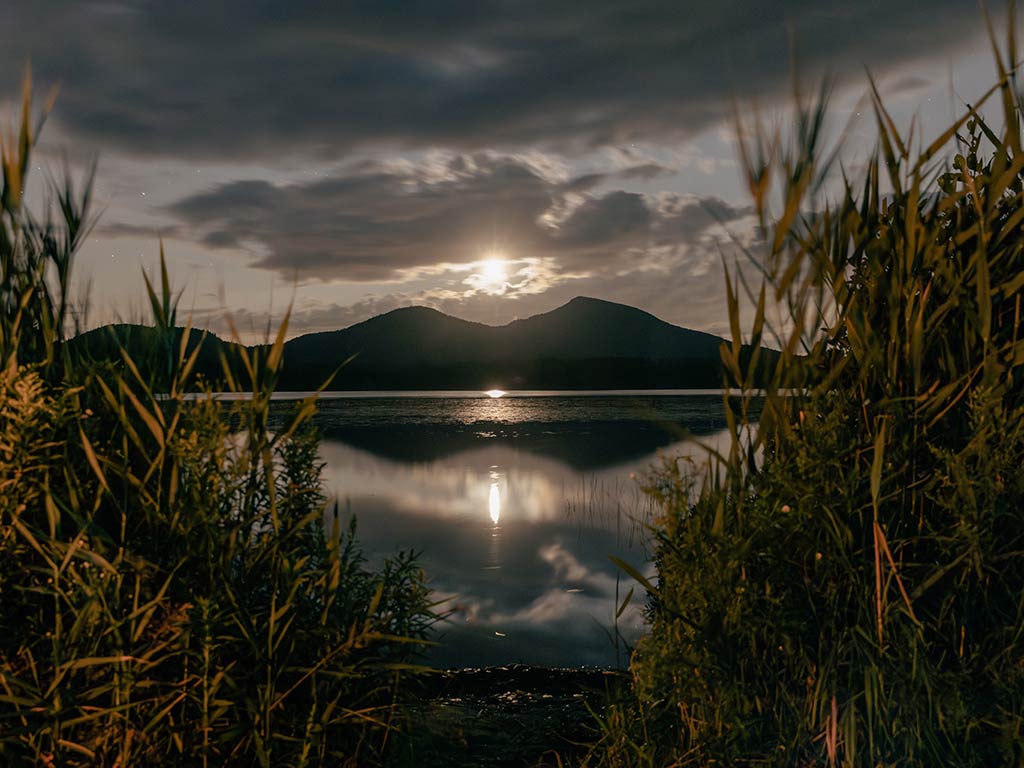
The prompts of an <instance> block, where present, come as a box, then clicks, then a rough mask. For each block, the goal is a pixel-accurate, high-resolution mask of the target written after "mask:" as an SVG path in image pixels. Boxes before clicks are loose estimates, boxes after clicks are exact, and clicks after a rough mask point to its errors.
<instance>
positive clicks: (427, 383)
mask: <svg viewBox="0 0 1024 768" xmlns="http://www.w3.org/2000/svg"><path fill="white" fill-rule="evenodd" d="M152 337H153V329H147V328H143V327H141V326H124V325H119V326H107V327H105V328H101V329H97V330H94V331H90V332H89V333H87V334H83V335H82V336H79V337H77V338H76V339H74V340H73V343H74V344H76V345H77V346H78V347H79V348H81V349H84V350H87V351H88V353H89V355H90V356H91V357H93V358H99V357H104V356H113V357H116V356H117V355H116V344H117V343H121V344H124V345H125V346H127V348H128V349H129V351H130V352H132V354H133V357H134V356H135V353H136V352H139V353H141V354H143V355H144V356H146V357H147V359H149V358H153V354H154V353H153V340H152ZM199 343H201V344H202V349H201V351H200V357H199V362H198V364H197V372H199V373H202V374H203V375H204V376H205V377H206V378H207V379H210V380H213V381H216V380H218V379H222V378H223V376H222V375H221V374H220V362H219V360H220V357H221V356H222V355H224V356H226V358H227V359H228V360H232V359H233V358H234V357H235V356H236V354H237V345H234V344H232V343H230V342H225V341H222V340H221V339H219V338H217V337H216V336H215V335H213V334H207V335H206V337H205V338H204V339H203V340H202V341H201V342H200V340H199V334H196V333H194V334H193V336H192V337H190V342H189V344H190V348H194V345H195V344H199ZM721 344H722V339H720V338H719V337H717V336H713V335H711V334H708V333H702V332H699V331H692V330H688V329H686V328H680V327H678V326H675V325H672V324H670V323H666V322H664V321H663V320H659V319H658V318H656V317H655V316H654V315H651V314H650V313H648V312H644V311H642V310H640V309H636V308H635V307H630V306H626V305H624V304H616V303H613V302H610V301H602V300H599V299H591V298H585V297H578V298H575V299H573V300H572V301H570V302H569V303H567V304H565V305H563V306H561V307H559V308H557V309H555V310H552V311H551V312H545V313H543V314H539V315H535V316H533V317H529V318H526V319H523V320H516V321H514V322H511V323H509V324H507V325H503V326H489V325H483V324H481V323H474V322H469V321H466V320H460V319H458V318H455V317H451V316H449V315H445V314H443V313H441V312H438V311H436V310H434V309H429V308H427V307H406V308H402V309H396V310H394V311H392V312H388V313H386V314H383V315H378V316H377V317H373V318H371V319H369V320H366V321H364V322H362V323H358V324H356V325H353V326H351V327H349V328H345V329H343V330H338V331H328V332H322V333H310V334H306V335H303V336H299V337H297V338H294V339H292V340H291V341H289V342H287V343H286V344H285V347H284V365H283V371H282V376H281V382H280V386H279V389H282V390H312V389H316V388H318V387H319V386H320V385H321V384H322V383H323V382H324V381H325V380H326V379H327V378H328V377H329V376H330V375H331V374H332V373H333V372H335V371H336V370H337V371H338V373H337V375H336V377H335V379H334V380H333V382H332V384H331V387H330V388H331V389H364V390H373V389H379V390H386V389H490V388H501V389H606V388H674V387H681V388H687V387H690V388H693V387H718V386H719V385H720V384H721V383H722V372H721V362H720V357H719V351H718V350H719V346H720V345H721ZM154 360H155V358H154ZM346 361H348V362H346ZM154 364H157V363H154ZM236 370H237V368H236Z"/></svg>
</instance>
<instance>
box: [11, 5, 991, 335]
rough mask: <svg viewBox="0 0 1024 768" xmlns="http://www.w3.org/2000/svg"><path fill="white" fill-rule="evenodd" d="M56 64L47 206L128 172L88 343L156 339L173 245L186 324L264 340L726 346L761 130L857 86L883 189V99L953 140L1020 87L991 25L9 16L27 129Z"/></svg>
mask: <svg viewBox="0 0 1024 768" xmlns="http://www.w3.org/2000/svg"><path fill="white" fill-rule="evenodd" d="M990 5H991V6H992V7H993V14H994V17H995V26H996V27H997V29H998V30H999V34H1000V35H1001V36H1002V35H1003V34H1004V33H1005V27H1006V22H1005V17H1004V16H1003V15H1001V7H1002V6H1001V4H1000V3H999V2H993V3H990ZM794 61H795V62H796V63H795V65H794ZM29 63H30V64H31V70H32V75H33V81H34V85H35V92H36V96H37V103H38V104H42V103H43V102H44V101H45V96H46V94H47V93H48V91H49V90H50V89H51V88H52V87H54V86H58V87H59V89H60V90H59V94H58V96H57V100H56V102H55V106H54V108H53V110H52V112H51V114H50V115H49V117H48V119H47V122H46V125H45V127H44V131H43V134H42V136H41V140H40V146H39V149H38V152H37V154H36V156H35V160H36V162H35V163H34V165H36V166H37V167H38V170H36V171H35V173H36V176H35V181H34V183H35V185H36V186H35V188H34V190H35V194H36V195H37V196H38V195H39V190H40V189H41V188H42V180H43V179H45V177H46V173H47V172H50V173H51V174H56V175H58V176H59V175H60V171H61V167H62V163H63V162H64V161H65V159H66V162H67V166H68V168H69V169H70V171H71V173H72V175H73V176H74V177H76V178H81V176H82V175H83V174H84V172H85V169H86V168H87V167H88V164H89V163H90V162H91V161H92V160H93V159H96V160H97V162H98V170H97V175H96V182H95V190H94V198H95V212H96V214H97V216H98V218H97V223H96V225H95V227H94V229H93V230H92V233H91V236H90V237H89V239H88V241H87V242H86V243H85V244H84V245H83V247H82V249H81V251H80V255H79V260H78V263H77V267H76V270H77V275H78V285H79V286H80V290H81V292H82V295H85V294H86V292H88V295H89V298H90V301H89V306H90V309H89V314H88V317H87V318H86V320H85V322H86V323H87V324H88V325H97V324H100V323H103V322H109V321H111V320H114V319H122V320H134V321H138V320H144V319H145V317H146V313H145V310H144V294H143V281H142V274H143V270H148V271H149V272H150V273H152V272H153V270H154V267H155V266H156V264H157V263H158V261H157V259H158V253H159V246H160V242H161V241H162V242H163V247H164V250H165V252H166V256H167V261H168V265H169V268H170V271H171V275H172V280H173V282H174V284H175V286H176V287H178V288H179V289H181V290H182V292H183V293H182V300H181V305H180V306H181V310H182V311H183V312H191V313H192V316H193V322H194V324H195V325H197V326H200V327H208V328H211V329H213V330H215V331H218V332H220V333H225V329H226V328H227V324H226V320H225V318H226V317H230V318H231V320H232V322H233V324H234V326H235V327H236V328H237V329H238V330H239V332H240V333H241V334H242V336H243V338H244V339H245V340H254V339H255V338H257V337H260V336H262V335H263V334H264V333H265V331H266V329H267V327H276V325H277V324H278V323H279V322H280V320H281V317H282V316H283V314H284V312H285V310H286V309H287V308H288V307H289V306H291V307H292V314H291V320H290V333H289V335H290V336H295V335H297V334H301V333H304V332H309V331H317V330H328V329H334V328H342V327H346V326H348V325H351V324H352V323H355V322H359V321H362V320H365V319H367V318H369V317H371V316H373V315H376V314H380V313H382V312H386V311H388V310H391V309H394V308H396V307H399V306H407V305H427V306H432V307H435V308H437V309H439V310H441V311H443V312H446V313H448V314H452V315H455V316H457V317H461V318H465V319H468V320H474V321H479V322H484V323H488V324H503V323H507V322H510V321H511V320H513V319H515V318H517V317H527V316H530V315H534V314H537V313H539V312H545V311H548V310H551V309H554V308H556V307H558V306H560V305H561V304H564V303H565V302H567V301H568V300H570V299H571V298H573V297H574V296H581V295H582V296H593V297H597V298H602V299H607V300H610V301H618V302H623V303H627V304H631V305H633V306H637V307H640V308H641V309H644V310H647V311H649V312H651V313H653V314H655V315H656V316H658V317H660V318H662V319H664V320H667V321H669V322H672V323H676V324H678V325H682V326H685V327H689V328H694V329H698V330H706V331H710V332H713V333H719V334H722V335H725V334H727V328H728V323H727V317H726V314H725V301H724V293H725V291H724V282H723V271H722V264H723V260H724V261H725V263H732V261H733V260H736V259H741V260H742V259H744V258H745V257H743V256H742V255H741V254H740V247H741V246H744V245H749V244H750V243H751V242H752V241H753V239H754V232H755V229H754V226H753V219H752V216H751V209H750V205H749V199H748V197H747V193H746V192H745V189H744V185H743V183H742V181H741V176H740V168H739V164H738V162H737V145H736V140H735V130H734V125H735V122H734V121H735V114H736V111H737V109H739V110H740V111H741V112H744V113H747V112H749V111H750V110H752V109H754V108H755V107H756V109H757V110H758V111H759V113H760V114H762V115H766V116H768V117H767V119H768V120H769V121H771V120H775V119H778V120H785V116H786V115H787V114H790V108H791V105H792V101H793V90H794V89H793V85H794V72H797V73H798V75H799V82H800V83H801V84H802V85H803V86H804V87H805V88H807V86H811V87H810V88H809V89H808V90H813V86H815V85H816V84H817V83H818V82H820V80H821V79H822V78H823V77H826V76H827V77H829V78H830V79H831V82H833V90H832V98H831V112H830V115H831V125H832V126H833V127H832V129H831V136H832V139H833V140H834V141H838V142H842V143H843V146H844V155H845V156H847V157H848V158H849V163H850V167H851V168H853V169H856V167H857V161H858V159H861V160H863V157H864V156H865V155H866V153H867V151H868V149H869V148H870V144H871V141H872V137H873V135H874V131H873V125H874V123H873V117H872V116H871V114H870V112H869V110H868V109H866V104H865V101H864V97H865V93H866V89H867V86H868V80H867V72H868V71H870V72H871V74H872V75H873V76H874V77H875V78H876V80H877V81H878V83H879V86H880V89H881V92H882V94H883V96H884V98H885V100H886V103H887V106H888V107H889V109H890V110H891V111H892V113H893V115H894V116H895V117H896V120H897V122H898V124H900V125H901V126H907V125H909V124H910V121H911V119H912V118H914V117H915V116H916V120H917V122H916V125H917V126H918V128H919V129H920V130H921V132H922V134H924V135H925V136H927V135H928V134H929V133H932V134H934V133H938V132H939V130H941V128H943V127H945V125H946V124H948V122H949V121H950V120H951V118H952V116H954V115H955V114H956V113H958V112H959V111H960V110H962V109H963V106H964V104H965V103H966V102H969V101H971V100H973V99H975V98H976V97H977V96H978V95H979V94H980V93H982V92H983V91H984V90H985V89H986V88H987V87H988V86H989V85H990V84H991V83H992V82H993V81H994V70H993V66H992V55H991V52H990V47H989V43H988V41H987V37H986V33H985V27H984V20H983V16H982V14H981V12H980V11H979V8H978V5H977V4H976V3H975V2H973V0H885V1H884V2H883V1H882V0H860V1H859V2H851V0H717V1H716V2H697V1H696V0H674V1H671V2H662V1H661V0H617V1H611V0H588V1H587V2H578V0H574V1H571V2H570V1H569V0H544V1H543V2H539V1H534V0H518V1H517V2H507V1H505V0H454V1H447V0H444V1H442V0H436V1H434V2H398V1H396V0H374V1H373V2H344V3H331V2H326V1H319V2H312V1H306V0H296V1H294V2H280V0H278V1H277V2H270V1H269V0H211V1H210V2H199V0H180V1H175V2H168V1H167V0H162V1H161V0H102V1H100V0H3V4H2V7H0V73H3V74H2V76H0V119H2V121H3V124H4V125H10V124H11V121H12V120H13V117H14V115H15V112H16V107H15V104H16V101H17V99H18V97H19V94H20V91H21V87H22V79H23V75H24V72H25V69H26V66H27V65H28V64H29Z"/></svg>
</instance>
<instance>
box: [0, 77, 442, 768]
mask: <svg viewBox="0 0 1024 768" xmlns="http://www.w3.org/2000/svg"><path fill="white" fill-rule="evenodd" d="M34 134H35V131H34V129H33V126H32V124H31V112H30V105H29V99H28V89H27V88H26V100H25V105H24V110H23V117H22V122H21V130H20V137H19V139H18V141H17V143H16V144H14V145H13V146H12V145H4V146H3V189H2V197H0V597H2V605H0V764H2V765H5V766H7V765H12V766H13V765H54V766H75V765H83V766H85V765H88V766H94V765H106V766H139V765H147V766H163V765H167V766H175V765H181V766H196V765H202V766H205V765H217V766H220V765H243V766H250V765H251V766H286V765H290V766H299V765H372V764H375V763H381V762H386V761H387V758H388V755H389V754H390V751H391V750H392V749H393V748H394V746H393V745H394V742H395V739H394V738H392V739H390V740H389V734H391V733H392V731H393V730H394V728H393V724H394V722H395V721H396V711H397V710H396V704H397V702H398V701H399V700H400V693H399V692H400V691H401V690H403V688H402V684H401V683H402V676H403V674H404V673H405V670H407V669H409V668H410V666H412V663H413V662H415V660H416V655H417V653H416V652H417V649H418V648H419V647H421V642H422V639H423V638H424V636H425V634H426V631H427V629H428V627H429V625H430V623H431V622H432V620H433V614H432V612H431V605H430V603H429V595H428V591H427V589H426V587H425V585H424V577H423V575H422V573H421V572H420V569H419V568H418V567H417V565H416V563H415V561H414V560H413V559H412V557H411V556H409V555H404V554H403V555H399V556H397V557H396V558H395V559H394V560H392V561H390V562H387V563H386V564H385V565H384V566H383V569H382V570H380V571H377V572H373V571H370V570H367V568H366V567H365V564H364V562H363V559H362V556H361V554H360V551H359V547H358V545H357V543H356V541H355V538H354V528H353V527H351V526H349V525H347V524H345V523H343V522H341V521H339V524H337V525H334V526H333V527H330V528H328V527H326V526H325V524H324V514H323V507H324V498H323V496H322V495H321V491H320V469H321V465H320V463H319V460H318V458H317V452H316V449H317V440H316V435H315V433H314V432H313V431H312V430H311V429H310V428H309V426H308V424H307V421H306V420H307V418H308V416H309V414H310V413H311V410H312V407H313V404H312V402H305V403H302V404H301V406H300V407H298V408H297V409H296V411H295V412H294V414H293V415H292V417H291V418H290V419H289V420H288V422H287V423H286V424H284V425H283V426H281V427H280V428H278V429H277V430H276V431H274V432H273V433H272V432H271V431H269V430H268V424H267V418H268V411H269V398H270V394H271V392H272V391H273V389H274V387H275V384H276V382H277V378H278V376H279V374H280V359H281V347H282V342H283V329H282V334H281V336H280V337H279V338H278V340H277V342H276V343H274V344H271V345H268V346H267V347H266V348H262V349H258V350H255V351H253V352H252V353H248V352H246V353H244V354H241V355H240V356H239V357H238V360H237V363H238V366H239V369H240V370H239V371H238V376H237V378H236V377H235V376H234V375H232V374H231V373H230V371H229V373H228V374H227V376H226V379H227V380H228V383H229V385H230V386H231V387H232V388H233V389H235V390H238V391H245V392H248V393H249V394H250V395H251V397H250V399H248V400H247V401H246V402H242V403H237V404H234V405H231V406H223V405H220V404H217V403H214V402H213V401H211V400H209V399H205V400H203V399H200V400H198V401H195V402H188V401H186V400H184V399H183V397H182V395H183V391H184V382H185V381H186V380H188V378H189V375H190V372H191V369H192V367H193V366H194V365H195V363H196V355H195V354H194V352H193V351H192V350H191V349H190V347H189V345H188V343H187V341H188V339H187V334H186V335H182V334H181V333H180V332H177V331H176V330H175V326H176V304H177V299H176V296H175V295H174V294H172V292H171V289H170V285H169V281H168V277H167V273H166V270H164V271H163V273H162V281H161V284H160V285H159V286H157V287H155V288H154V287H153V286H149V285H148V284H147V287H148V288H149V298H150V302H151V305H152V311H153V316H154V324H155V331H154V333H153V335H152V339H153V343H152V344H150V345H149V346H148V347H146V348H145V349H143V350H141V351H138V352H137V353H136V354H135V355H134V356H133V355H130V354H127V353H124V354H121V355H119V358H118V359H114V360H107V361H100V362H91V361H89V360H88V358H86V357H84V356H76V355H75V353H74V350H73V349H72V348H70V347H69V346H68V345H66V344H63V343H62V342H63V340H64V336H65V331H66V330H67V329H68V328H69V327H70V325H71V323H70V317H71V313H72V305H71V300H70V295H69V287H70V285H71V275H72V265H73V256H74V252H75V249H76V247H77V246H78V244H79V242H80V241H81V239H82V238H83V237H84V235H85V233H86V232H87V230H88V226H89V223H90V221H89V187H88V185H87V186H86V189H85V191H84V192H83V193H81V194H79V195H76V193H75V191H74V189H73V188H72V186H71V183H70V181H68V182H66V183H65V184H64V186H62V187H59V188H55V189H53V190H52V195H51V200H50V202H51V204H52V212H53V213H54V214H55V216H54V218H50V217H49V215H46V216H44V218H43V219H41V220H40V219H36V218H34V217H33V216H32V215H31V214H30V213H29V212H28V211H26V210H25V209H24V207H23V206H22V205H21V199H22V191H23V190H24V184H25V177H26V173H27V171H28V169H29V167H30V164H29V153H30V151H31V148H32V144H33V137H34ZM162 266H163V265H162Z"/></svg>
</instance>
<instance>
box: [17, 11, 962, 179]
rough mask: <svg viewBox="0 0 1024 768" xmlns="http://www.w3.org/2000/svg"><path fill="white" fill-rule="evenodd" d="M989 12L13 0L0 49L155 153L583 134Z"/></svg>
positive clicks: (955, 38) (864, 56) (508, 141)
mask: <svg viewBox="0 0 1024 768" xmlns="http://www.w3.org/2000/svg"><path fill="white" fill-rule="evenodd" d="M980 28H981V15H980V12H979V11H978V9H977V8H976V6H975V4H974V3H968V2H963V0H901V2H899V3H893V2H889V1H888V0H861V1H860V2H849V0H721V1H720V2H714V3H700V2H678V1H675V2H670V1H669V0H632V1H631V2H622V1H621V0H593V1H592V2H588V3H585V4H580V3H578V2H571V1H570V0H546V1H545V2H526V3H523V2H518V0H515V1H514V0H472V2H470V1H469V0H453V1H449V2H443V3H413V2H379V1H377V2H355V3H322V2H313V1H312V0H305V1H302V0H300V1H297V2H288V3H283V2H269V1H268V0H255V1H254V0H224V1H223V2H217V3H199V2H196V3H167V2H154V1H153V0H104V2H98V1H95V0H94V1H92V2H89V1H86V0H6V1H5V3H4V10H3V27H2V28H0V64H2V68H3V71H5V72H7V73H16V72H19V71H20V70H21V69H22V68H23V67H24V65H25V62H26V61H28V60H29V59H31V61H32V65H33V67H34V69H35V71H36V74H37V76H38V77H37V79H38V80H39V81H41V82H43V83H54V82H59V83H61V84H62V86H63V91H62V95H61V99H60V101H59V103H58V109H57V112H56V116H57V119H58V120H59V121H60V123H61V124H62V125H63V126H65V127H67V128H69V129H70V130H71V132H72V134H73V135H75V136H78V137H86V138H87V139H88V140H89V141H91V142H95V143H96V145H97V147H98V148H100V149H104V148H112V149H114V150H115V151H117V152H133V153H136V154H139V155H144V156H153V155H165V156H175V157H180V156H184V155H190V156H196V157H216V158H218V159H224V158H228V157H250V158H252V157H263V156H265V155H266V154H267V153H274V154H275V156H276V155H279V154H281V153H288V152H294V153H296V154H304V155H309V154H311V153H314V154H317V155H320V156H327V157H336V156H338V155H339V154H340V153H343V152H345V151H347V150H349V149H351V148H352V147H354V146H357V145H366V144H379V143H386V144H390V145H397V146H402V147H414V148H416V147H425V146H447V147H455V148H459V149H461V150H472V149H477V148H483V147H499V146H501V147H520V146H524V145H527V144H533V145H538V144H544V145H548V146H560V147H563V148H566V147H571V146H577V147H581V148H585V147H593V146H598V145H608V144H617V143H622V142H628V141H634V140H638V139H648V140H670V139H675V138H678V137H679V136H684V135H687V134H689V133H691V132H693V131H694V130H697V129H699V128H701V127H702V126H705V125H707V124H708V123H709V122H711V121H715V120H718V119H720V118H722V117H723V116H727V115H728V114H729V109H730V106H731V104H732V99H733V97H734V96H740V97H741V98H747V97H751V96H753V95H760V96H762V97H769V98H771V97H774V96H775V95H778V94H782V93H785V92H786V90H787V86H788V82H789V58H790V56H789V51H790V40H791V39H792V40H793V41H794V42H795V44H796V46H797V50H798V53H799V58H800V63H801V69H802V71H804V72H806V73H809V74H814V76H817V74H815V73H820V72H822V71H824V70H826V69H827V70H830V71H832V72H833V73H835V74H838V75H846V74H849V73H854V74H856V75H857V76H858V77H859V76H860V72H861V71H862V70H861V67H862V66H864V65H868V66H870V67H872V68H873V69H874V70H875V71H879V70H885V69H886V68H887V67H889V66H891V65H893V64H896V63H899V62H902V61H905V60H909V59H912V58H915V57H936V56H942V55H944V54H946V53H947V52H948V51H949V49H950V48H951V47H952V46H954V45H956V44H961V43H963V42H966V41H968V40H970V39H971V37H972V35H971V34H969V33H970V31H971V30H977V29H980ZM16 80H17V78H16V77H14V76H13V74H11V76H9V77H8V78H6V79H5V81H4V82H2V83H0V88H3V89H5V90H6V93H7V95H8V96H10V95H12V94H13V92H14V91H15V90H16V88H17V87H18V83H17V82H16Z"/></svg>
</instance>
